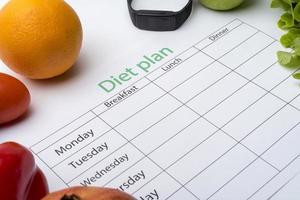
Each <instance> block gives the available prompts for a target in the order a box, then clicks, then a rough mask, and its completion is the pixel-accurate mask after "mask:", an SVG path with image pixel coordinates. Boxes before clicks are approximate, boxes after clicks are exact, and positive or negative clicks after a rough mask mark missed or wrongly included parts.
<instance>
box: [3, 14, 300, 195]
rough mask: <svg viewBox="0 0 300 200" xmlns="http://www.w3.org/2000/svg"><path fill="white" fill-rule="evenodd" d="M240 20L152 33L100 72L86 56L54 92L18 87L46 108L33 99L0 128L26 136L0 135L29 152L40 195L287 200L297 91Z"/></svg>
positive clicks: (264, 37)
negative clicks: (44, 187) (118, 193)
mask: <svg viewBox="0 0 300 200" xmlns="http://www.w3.org/2000/svg"><path fill="white" fill-rule="evenodd" d="M246 15H247V13H246ZM245 18H246V19H245ZM245 18H243V19H241V18H235V17H233V16H232V15H231V16H229V17H226V18H224V19H223V20H220V19H221V18H218V17H215V19H219V20H218V23H211V24H210V25H209V23H206V24H207V28H206V29H205V30H203V31H201V30H191V29H188V30H187V32H184V31H181V30H179V31H178V32H177V33H174V34H171V33H169V34H170V35H167V33H162V35H156V37H153V38H152V39H151V41H150V42H149V41H148V42H147V41H146V42H144V44H141V45H140V46H139V47H135V48H132V49H130V52H131V53H128V54H125V56H123V57H121V58H118V59H117V60H115V59H114V60H115V61H109V60H110V59H108V61H109V62H107V63H108V64H107V63H106V64H105V65H101V66H102V67H103V68H101V66H100V65H99V68H96V67H97V63H100V62H97V57H91V60H90V61H89V62H86V63H90V66H93V69H91V72H90V73H88V72H86V73H87V74H85V72H82V74H81V75H80V74H79V75H78V74H77V75H74V77H71V78H70V79H68V77H67V78H66V80H61V79H58V80H56V81H57V82H59V81H61V82H62V83H61V85H59V83H57V82H55V80H53V81H49V82H46V83H42V84H40V83H36V82H30V83H29V85H30V86H31V87H32V88H33V95H37V94H41V91H40V90H41V88H43V89H44V92H45V90H46V89H47V90H48V92H49V94H47V95H48V96H51V97H50V98H51V99H49V100H46V99H44V98H43V97H42V96H41V95H40V96H35V97H34V98H35V99H34V100H33V102H37V101H38V100H39V98H40V101H42V102H44V103H46V104H44V105H43V106H44V107H43V106H42V105H41V103H40V104H39V103H37V104H38V105H39V108H36V109H34V110H33V111H32V114H31V115H33V117H32V119H30V116H29V117H28V119H27V118H26V119H25V120H24V121H25V122H20V124H15V127H7V126H6V127H4V129H3V130H6V131H8V132H12V131H13V130H24V132H25V133H26V134H31V130H32V132H33V133H32V134H33V135H34V136H33V135H32V136H29V135H22V136H20V135H18V136H17V134H16V133H15V135H14V136H11V135H9V134H8V133H7V134H4V133H3V134H4V136H3V140H4V141H6V140H9V139H15V140H17V141H24V143H25V144H26V146H28V147H30V149H31V150H32V152H33V153H34V154H35V156H36V159H37V162H38V163H39V165H40V166H41V167H42V169H43V170H44V171H45V173H46V175H47V177H48V180H49V183H50V187H51V190H56V189H61V188H64V187H70V186H77V185H83V186H106V187H113V188H117V189H120V190H123V191H125V192H128V193H131V194H133V195H134V196H135V197H136V198H137V199H140V200H144V199H162V200H164V199H170V200H179V199H189V200H197V199H222V200H232V199H238V200H239V199H251V200H254V199H256V200H260V199H299V198H300V192H299V190H298V189H297V188H299V185H300V179H299V175H298V174H299V171H300V149H299V144H300V104H299V102H300V87H299V82H297V81H296V80H294V79H293V78H292V77H291V75H292V74H293V73H294V72H295V70H294V71H292V70H287V69H284V68H283V67H281V66H280V65H279V64H278V63H277V60H276V52H277V51H278V50H279V49H281V45H280V43H279V42H278V40H277V39H276V38H277V37H275V36H273V35H274V34H273V33H272V34H270V33H268V32H267V31H265V30H263V29H261V28H260V27H257V26H255V25H252V24H251V23H248V21H251V20H250V18H248V20H247V17H245ZM257 20H258V19H257ZM187 26H188V25H187ZM209 26H211V27H209ZM183 30H185V29H184V28H183ZM200 32H201V33H202V35H201V37H198V36H197V35H198V33H200ZM203 32H206V33H207V34H205V35H204V33H203ZM88 34H90V36H91V35H92V33H91V32H89V33H88ZM189 34H191V37H189ZM84 48H87V47H84ZM83 52H84V51H83ZM104 66H105V67H104ZM85 67H87V66H85ZM80 68H81V70H83V69H82V66H81V67H80ZM105 70H107V71H105ZM102 73H103V74H102ZM80 78H82V79H80ZM108 80H109V81H108ZM72 83H74V84H72ZM101 83H102V84H101ZM43 84H44V85H43ZM47 84H48V85H47ZM99 84H101V85H102V87H100V85H99ZM103 87H105V89H104V88H103ZM45 88H46V89H45ZM110 90H111V91H110ZM47 95H46V96H47ZM50 101H52V103H51V102H50ZM48 106H50V108H49V107H48ZM51 110H52V111H51ZM37 112H41V113H40V114H35V113H37ZM47 115H48V116H47ZM38 116H40V117H41V119H39V120H38V119H37V117H38ZM45 120H47V122H46V121H45ZM25 123H27V125H25ZM28 124H31V125H28ZM26 128H31V130H27V129H26ZM1 132H2V131H1ZM18 134H20V133H18ZM1 137H2V136H1ZM22 137H23V138H22ZM1 141H2V139H1ZM297 186H298V187H297Z"/></svg>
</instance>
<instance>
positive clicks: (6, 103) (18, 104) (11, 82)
mask: <svg viewBox="0 0 300 200" xmlns="http://www.w3.org/2000/svg"><path fill="white" fill-rule="evenodd" d="M29 104H30V94H29V91H28V89H27V88H26V86H25V85H24V84H23V83H22V82H21V81H19V80H18V79H16V78H14V77H12V76H9V75H7V74H3V73H0V124H4V123H7V122H10V121H13V120H15V119H17V118H19V117H20V116H21V115H23V114H24V113H25V112H26V110H27V109H28V107H29Z"/></svg>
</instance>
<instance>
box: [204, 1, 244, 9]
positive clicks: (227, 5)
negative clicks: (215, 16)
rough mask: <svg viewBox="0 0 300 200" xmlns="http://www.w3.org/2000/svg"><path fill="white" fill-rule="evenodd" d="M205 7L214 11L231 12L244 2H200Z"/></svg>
mask: <svg viewBox="0 0 300 200" xmlns="http://www.w3.org/2000/svg"><path fill="white" fill-rule="evenodd" d="M199 1H200V2H201V3H202V4H203V5H204V6H206V7H208V8H210V9H213V10H230V9H233V8H235V7H237V6H239V5H240V4H241V3H243V2H244V0H199Z"/></svg>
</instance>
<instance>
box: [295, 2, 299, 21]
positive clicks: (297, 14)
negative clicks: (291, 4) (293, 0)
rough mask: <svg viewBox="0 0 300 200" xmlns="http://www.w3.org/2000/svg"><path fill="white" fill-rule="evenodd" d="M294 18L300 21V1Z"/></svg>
mask: <svg viewBox="0 0 300 200" xmlns="http://www.w3.org/2000/svg"><path fill="white" fill-rule="evenodd" d="M294 19H295V20H296V21H297V22H300V3H297V5H296V7H295V8H294Z"/></svg>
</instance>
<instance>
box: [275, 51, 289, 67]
mask: <svg viewBox="0 0 300 200" xmlns="http://www.w3.org/2000/svg"><path fill="white" fill-rule="evenodd" d="M277 57H278V62H279V63H280V64H281V65H284V66H285V65H288V64H289V63H290V62H291V61H292V57H293V56H292V54H291V53H288V52H284V51H278V52H277Z"/></svg>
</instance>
